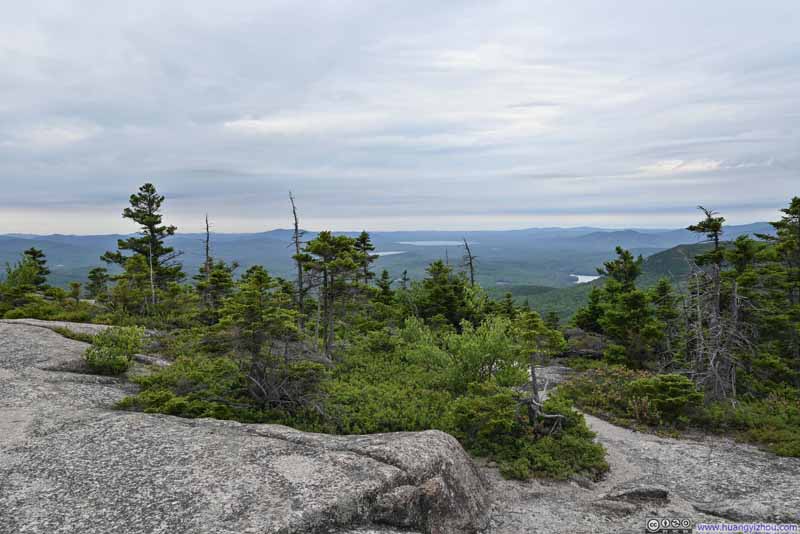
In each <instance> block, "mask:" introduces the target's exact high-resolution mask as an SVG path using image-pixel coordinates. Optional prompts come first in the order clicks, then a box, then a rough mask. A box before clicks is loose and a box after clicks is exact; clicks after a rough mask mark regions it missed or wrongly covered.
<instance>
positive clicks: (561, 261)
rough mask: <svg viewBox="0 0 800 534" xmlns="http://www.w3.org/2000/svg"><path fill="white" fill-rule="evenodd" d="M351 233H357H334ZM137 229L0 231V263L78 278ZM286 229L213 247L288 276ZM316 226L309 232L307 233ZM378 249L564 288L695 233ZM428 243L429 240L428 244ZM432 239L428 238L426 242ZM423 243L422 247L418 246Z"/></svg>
mask: <svg viewBox="0 0 800 534" xmlns="http://www.w3.org/2000/svg"><path fill="white" fill-rule="evenodd" d="M771 230H772V227H771V226H770V225H769V224H768V223H764V222H759V223H753V224H748V225H731V226H727V227H726V233H725V238H726V239H735V238H736V237H737V236H739V235H742V234H754V233H770V232H771ZM337 233H340V234H345V235H356V234H357V232H337ZM130 235H135V234H106V235H64V234H51V235H33V234H0V265H2V264H4V263H5V262H9V263H13V262H15V261H17V260H18V259H19V256H20V254H21V253H22V251H23V250H25V249H27V248H30V247H32V246H33V247H36V248H39V249H42V250H43V251H44V252H45V254H47V257H48V262H49V264H50V266H51V270H52V271H53V274H52V275H51V283H53V284H55V285H65V284H67V283H68V282H69V281H71V280H79V281H83V280H85V278H86V273H88V271H89V269H90V268H91V267H93V266H99V265H103V263H102V262H101V261H100V256H101V255H102V254H103V253H104V252H105V251H107V250H114V249H116V246H117V240H118V239H123V238H125V237H129V236H130ZM291 235H292V231H291V230H289V229H285V228H278V229H274V230H269V231H265V232H256V233H230V234H227V233H212V234H211V246H212V254H213V255H214V256H215V257H217V258H220V259H224V260H226V261H234V260H235V261H238V262H239V264H240V265H241V266H242V269H245V268H247V267H249V266H250V265H254V264H261V265H264V266H265V267H266V268H267V269H268V270H269V271H270V272H272V273H274V274H276V275H279V276H285V277H288V276H292V272H293V268H292V259H291V256H292V249H291V247H290V246H289V245H290V242H291ZM315 235H316V232H313V231H308V232H307V233H306V234H305V239H306V240H309V239H312V238H313V237H314V236H315ZM371 236H372V240H373V242H374V243H375V246H376V248H377V251H378V252H392V253H393V254H392V255H386V256H383V257H381V258H379V259H378V260H377V262H376V266H375V267H376V269H378V270H380V269H384V268H385V269H387V270H389V272H390V274H391V275H392V276H394V277H396V278H399V277H400V275H401V274H402V272H403V271H404V270H405V271H407V272H408V275H409V276H410V277H412V278H419V277H421V276H423V275H424V272H425V268H426V267H427V266H428V265H429V264H430V263H431V262H432V261H434V260H437V259H448V260H449V261H450V263H451V264H452V265H453V266H454V267H456V268H458V266H459V265H460V263H461V256H462V254H463V250H462V247H461V246H460V243H461V241H462V239H467V240H468V241H469V242H470V244H471V248H472V249H473V250H472V252H473V254H475V255H476V256H477V257H478V264H477V266H478V281H479V282H480V283H481V284H482V285H484V286H486V287H494V286H495V285H496V284H497V283H498V282H501V283H504V284H522V285H526V284H528V285H540V286H549V287H569V286H571V285H572V284H573V283H574V278H573V277H571V276H570V275H572V274H594V272H595V268H596V267H597V266H598V265H602V262H603V261H606V260H607V259H609V258H611V257H613V255H614V249H615V247H616V246H618V245H619V246H622V247H623V248H627V249H629V250H632V251H633V252H634V253H636V254H642V255H644V256H651V255H653V254H656V253H658V252H661V251H663V250H666V249H669V248H672V247H675V246H677V245H681V244H692V243H697V242H698V241H699V240H700V239H701V236H698V235H697V234H694V233H692V232H689V231H687V230H685V229H625V230H619V229H608V228H595V227H577V228H558V227H549V228H523V229H518V230H485V231H467V232H458V231H451V230H431V231H426V230H413V231H391V232H372V233H371ZM204 238H205V235H204V234H201V233H185V234H181V233H178V234H176V235H175V236H173V237H171V238H170V239H169V244H170V245H171V246H173V247H175V248H176V249H177V250H180V251H182V252H183V254H182V256H181V257H180V261H181V262H183V264H184V268H185V272H186V273H187V274H188V275H191V274H193V273H194V272H196V270H197V268H198V267H199V266H200V265H201V263H202V261H203V240H204ZM426 242H427V243H426ZM431 242H435V243H438V244H434V245H433V246H431ZM422 244H425V245H426V246H421V245H422Z"/></svg>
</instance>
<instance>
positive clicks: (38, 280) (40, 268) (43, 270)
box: [23, 247, 50, 290]
mask: <svg viewBox="0 0 800 534" xmlns="http://www.w3.org/2000/svg"><path fill="white" fill-rule="evenodd" d="M23 254H24V255H25V256H26V257H27V258H30V260H31V262H33V263H34V264H35V265H36V270H37V272H36V276H35V277H34V279H33V281H32V283H33V286H34V287H35V288H36V289H39V290H42V289H47V287H48V286H47V275H49V274H50V269H48V268H47V257H46V256H45V254H44V252H42V251H41V250H39V249H38V248H35V247H31V248H29V249H28V250H26V251H25V252H24V253H23Z"/></svg>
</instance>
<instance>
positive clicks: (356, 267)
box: [297, 231, 367, 357]
mask: <svg viewBox="0 0 800 534" xmlns="http://www.w3.org/2000/svg"><path fill="white" fill-rule="evenodd" d="M297 259H298V261H299V262H300V264H301V265H302V266H303V269H304V272H305V273H306V275H307V278H308V280H309V283H310V284H313V287H316V288H317V289H318V293H319V294H318V303H319V308H318V309H319V317H318V319H317V327H318V328H320V327H321V329H322V349H323V351H324V353H325V355H326V356H327V357H330V356H331V354H332V351H333V345H334V340H335V328H336V318H337V314H338V312H339V309H340V308H341V306H340V304H341V300H342V299H343V298H344V297H345V296H346V295H348V294H355V293H357V292H359V291H360V290H359V289H357V287H356V285H357V282H358V280H359V278H360V277H361V276H363V272H364V271H363V268H364V265H365V262H366V261H367V260H366V259H365V258H364V253H363V252H362V251H360V250H358V249H357V248H356V240H355V239H353V238H351V237H348V236H334V235H333V233H331V232H329V231H324V232H320V233H319V235H317V237H316V238H314V239H312V240H311V241H309V242H308V243H306V245H305V247H304V248H303V252H302V253H301V254H300V255H298V256H297Z"/></svg>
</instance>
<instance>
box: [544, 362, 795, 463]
mask: <svg viewBox="0 0 800 534" xmlns="http://www.w3.org/2000/svg"><path fill="white" fill-rule="evenodd" d="M558 395H562V396H565V397H567V398H569V399H571V400H573V401H574V402H575V403H576V404H577V405H578V406H579V407H580V408H581V409H582V410H585V411H587V412H589V413H593V414H596V415H600V416H603V417H605V418H607V419H609V420H611V421H613V422H615V423H617V424H621V425H625V426H630V427H636V428H645V427H644V425H649V426H650V427H651V428H652V429H654V430H656V431H657V432H660V433H663V432H664V431H667V432H674V431H675V429H676V428H685V427H689V428H695V429H700V430H708V431H712V432H717V433H724V434H731V435H733V436H735V437H737V438H738V439H741V440H743V441H748V442H751V443H756V444H759V445H762V446H764V447H766V448H767V449H769V450H770V451H772V452H774V453H776V454H779V455H782V456H800V395H799V394H798V393H797V391H796V390H794V389H793V388H791V387H784V388H779V387H776V388H775V389H774V391H773V392H771V393H770V394H769V395H767V396H766V397H765V398H754V397H751V396H748V397H744V398H741V399H738V400H737V401H736V402H735V403H732V402H730V401H727V402H711V403H706V404H703V394H702V393H701V392H698V391H696V390H695V386H694V384H693V383H692V382H691V380H689V379H688V378H686V377H683V376H680V375H674V374H672V375H670V374H665V375H653V374H651V373H647V372H644V371H633V370H631V369H628V368H625V367H620V366H613V365H610V366H605V367H603V368H598V369H590V370H588V371H585V372H583V373H581V374H578V375H575V376H573V377H572V378H571V379H570V380H569V381H567V382H566V383H564V384H561V385H560V386H559V389H558Z"/></svg>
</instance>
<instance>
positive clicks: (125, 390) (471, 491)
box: [0, 322, 489, 534]
mask: <svg viewBox="0 0 800 534" xmlns="http://www.w3.org/2000/svg"><path fill="white" fill-rule="evenodd" d="M42 326H45V325H36V326H34V325H33V324H32V323H28V324H20V323H9V322H0V532H3V533H5V532H9V533H11V532H13V533H44V532H47V533H51V534H56V533H82V534H89V533H107V532H114V533H115V534H125V533H142V532H148V533H161V532H163V533H170V534H173V533H214V534H226V533H230V534H233V533H246V532H254V533H255V532H258V533H273V532H274V533H293V532H383V533H389V532H395V531H396V529H397V528H400V529H403V530H404V531H409V530H411V531H416V532H430V533H443V534H449V533H457V532H476V531H478V530H479V529H482V528H484V527H485V525H486V522H487V511H488V507H489V499H488V494H487V486H486V482H485V481H484V478H483V475H482V474H481V473H480V472H479V471H478V470H477V469H476V467H475V466H474V465H473V463H472V461H471V459H470V458H469V456H468V455H467V454H466V453H465V452H464V451H463V449H462V448H461V446H460V445H459V444H458V442H457V441H456V440H455V439H454V438H452V437H451V436H449V435H447V434H444V433H442V432H438V431H427V432H418V433H396V434H379V435H369V436H329V435H322V434H310V433H304V432H299V431H297V430H294V429H291V428H288V427H284V426H277V425H245V424H239V423H235V422H230V421H217V420H210V419H194V420H190V419H180V418H177V417H170V416H163V415H151V414H143V413H131V412H120V411H113V410H111V409H110V407H111V406H112V405H113V403H114V402H116V401H117V400H119V399H121V398H123V397H124V396H125V395H126V394H129V393H130V392H132V391H134V390H133V389H132V386H131V385H130V384H129V383H127V382H126V381H125V380H123V379H116V378H109V377H99V376H93V375H88V374H82V373H76V372H67V371H64V369H75V368H77V367H76V365H75V362H76V361H79V360H80V358H81V355H82V353H83V351H84V350H85V348H86V344H84V343H81V342H78V341H73V340H70V339H66V338H64V337H61V336H60V335H58V334H56V333H55V332H52V331H51V330H47V329H45V328H42Z"/></svg>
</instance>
